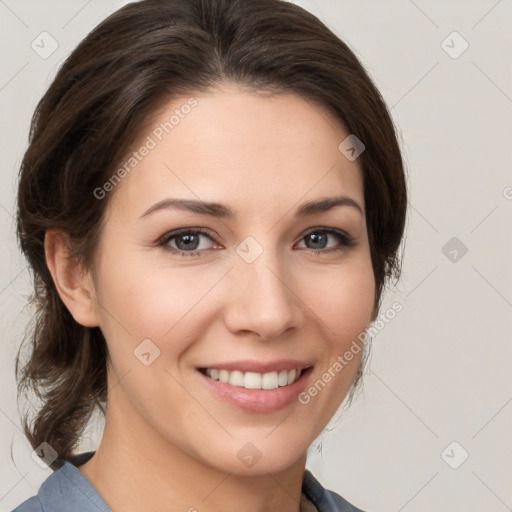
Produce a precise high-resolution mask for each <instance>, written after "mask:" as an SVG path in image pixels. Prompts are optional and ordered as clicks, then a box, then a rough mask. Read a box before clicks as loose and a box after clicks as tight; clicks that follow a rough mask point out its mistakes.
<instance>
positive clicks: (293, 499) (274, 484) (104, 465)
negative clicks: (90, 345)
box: [79, 402, 306, 512]
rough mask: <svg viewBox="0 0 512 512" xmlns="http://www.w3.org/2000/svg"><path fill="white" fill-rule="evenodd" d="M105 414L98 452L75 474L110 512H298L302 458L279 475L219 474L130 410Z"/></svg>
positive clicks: (114, 408)
mask: <svg viewBox="0 0 512 512" xmlns="http://www.w3.org/2000/svg"><path fill="white" fill-rule="evenodd" d="M121 410H122V411H123V414H121ZM107 411H108V412H107V416H106V423H105V429H104V433H103V437H102V441H101V443H100V446H99V447H98V449H97V451H96V453H95V454H94V456H93V457H92V458H91V459H90V460H89V461H88V462H86V463H85V464H83V465H82V466H80V467H79V469H80V471H81V472H82V473H83V474H84V476H85V477H86V478H87V479H88V480H89V481H90V482H91V484H92V485H93V486H94V487H95V489H96V490H97V492H98V493H99V494H100V495H101V497H102V498H103V499H104V500H105V501H106V503H107V504H108V505H109V506H110V508H111V509H112V510H113V511H117V510H123V512H139V511H140V510H146V511H148V512H153V511H154V512H156V511H161V510H162V509H163V507H164V506H165V508H167V509H169V510H174V509H176V510H184V511H188V512H197V511H199V512H219V511H222V512H239V511H240V509H241V508H242V509H243V510H244V512H264V511H267V510H280V511H282V512H299V510H300V505H299V503H300V496H301V486H302V479H303V475H304V470H305V465H306V454H304V455H303V456H301V457H300V459H298V460H296V461H295V462H294V463H292V464H291V465H290V466H289V467H286V468H285V469H280V470H279V471H272V472H270V471H264V470H261V469H260V471H259V472H255V471H253V470H251V471H250V472H249V473H246V474H244V473H235V472H232V471H231V472H229V471H223V470H222V468H219V467H215V466H212V465H211V464H208V463H206V462H205V461H203V460H201V457H200V456H197V455H196V454H194V453H190V450H187V449H186V447H185V449H184V448H183V447H180V446H176V444H173V443H171V442H170V441H169V440H167V439H164V438H163V437H162V436H160V435H159V434H158V432H156V431H155V429H149V426H148V424H147V423H146V421H144V418H141V417H140V416H139V415H138V414H136V413H135V412H134V411H133V410H132V411H131V414H130V415H129V416H130V417H129V418H127V414H126V408H124V407H120V404H118V403H117V402H112V403H109V405H108V407H107ZM256 467H257V464H256V465H255V466H254V468H256ZM163 504H165V505H163ZM241 504H243V506H241Z"/></svg>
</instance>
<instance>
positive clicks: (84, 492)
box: [12, 452, 363, 512]
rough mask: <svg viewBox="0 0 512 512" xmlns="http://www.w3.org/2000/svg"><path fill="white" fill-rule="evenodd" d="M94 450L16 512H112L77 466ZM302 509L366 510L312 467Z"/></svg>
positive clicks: (73, 462) (65, 463)
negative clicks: (334, 489) (320, 477)
mask: <svg viewBox="0 0 512 512" xmlns="http://www.w3.org/2000/svg"><path fill="white" fill-rule="evenodd" d="M93 455H94V452H86V453H81V454H79V455H76V456H74V457H72V458H70V460H69V461H60V463H61V464H62V465H61V466H60V467H59V469H57V470H56V471H54V472H53V473H52V474H51V475H50V476H48V478H47V479H46V480H45V481H44V482H43V483H42V484H41V487H40V488H39V491H38V492H37V495H35V496H32V498H29V499H28V500H26V501H24V502H23V503H22V504H21V505H19V506H18V507H16V508H15V509H14V510H13V511H12V512H112V509H111V508H110V507H109V506H108V505H107V504H106V503H105V501H104V500H103V498H102V497H101V496H100V495H99V494H98V492H97V491H96V489H95V488H94V487H93V485H92V484H91V482H89V480H87V478H86V477H85V475H84V474H83V473H82V472H81V471H80V470H79V469H78V467H77V466H80V465H81V464H84V463H85V462H87V461H88V460H89V459H90V458H91V457H92V456H93ZM300 510H301V512H363V511H362V510H360V509H358V508H356V507H354V506H353V505H351V504H350V503H349V502H348V501H346V500H345V499H344V498H342V497H341V496H340V495H338V494H336V493H335V492H332V491H328V490H326V489H324V488H323V487H322V485H321V484H320V482H318V480H316V479H315V477H314V476H313V475H312V473H311V472H310V471H309V470H307V469H306V470H305V471H304V477H303V480H302V494H301V499H300Z"/></svg>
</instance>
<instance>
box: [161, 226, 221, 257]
mask: <svg viewBox="0 0 512 512" xmlns="http://www.w3.org/2000/svg"><path fill="white" fill-rule="evenodd" d="M201 238H209V239H210V240H212V241H213V238H212V236H211V235H210V233H209V232H208V231H206V230H204V229H201V228H194V229H191V228H182V229H178V230H176V231H173V232H172V233H168V234H166V235H164V236H163V237H162V238H161V239H160V241H159V242H158V245H160V246H162V247H164V249H166V250H168V251H171V252H174V253H178V254H180V255H181V256H196V255H198V254H199V253H200V251H202V250H205V249H207V247H203V246H202V245H201V243H200V241H201ZM171 243H174V244H175V247H173V245H172V244H171Z"/></svg>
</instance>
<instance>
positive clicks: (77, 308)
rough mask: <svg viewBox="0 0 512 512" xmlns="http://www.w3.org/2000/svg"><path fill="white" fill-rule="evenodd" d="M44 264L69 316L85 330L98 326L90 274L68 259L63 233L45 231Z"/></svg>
mask: <svg viewBox="0 0 512 512" xmlns="http://www.w3.org/2000/svg"><path fill="white" fill-rule="evenodd" d="M44 250H45V256H46V265H47V267H48V270H49V271H50V274H51V275H52V279H53V282H54V283H55V287H56V289H57V292H58V293H59V296H60V298H61V300H62V302H64V304H65V306H66V307H67V309H68V311H69V312H70V313H71V316H72V317H73V318H74V319H75V320H76V321H77V322H78V323H79V324H80V325H83V326H84V327H97V326H98V325H99V322H98V313H97V307H96V305H97V304H96V299H95V297H96V292H95V289H94V282H93V280H92V278H91V277H90V274H89V273H85V274H84V272H83V269H82V268H80V266H79V265H78V264H77V263H76V262H75V261H74V260H72V259H71V258H70V257H69V246H68V239H67V236H66V234H65V233H64V232H62V231H61V230H57V229H51V230H48V231H47V232H46V234H45V238H44Z"/></svg>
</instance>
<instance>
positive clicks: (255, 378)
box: [198, 366, 312, 390]
mask: <svg viewBox="0 0 512 512" xmlns="http://www.w3.org/2000/svg"><path fill="white" fill-rule="evenodd" d="M310 368H312V366H309V367H307V368H303V369H301V368H294V369H292V370H280V371H274V372H268V373H258V372H242V371H239V370H233V371H228V370H224V369H217V368H198V370H199V371H200V372H201V373H202V374H203V375H206V376H207V377H209V378H211V379H213V380H217V381H219V382H224V383H226V384H230V385H232V386H236V387H242V388H245V389H259V390H261V389H263V390H265V389H268V390H270V389H277V388H281V387H286V386H289V385H291V384H293V383H294V382H296V381H297V380H298V379H299V378H300V377H301V375H302V374H303V373H305V372H306V371H307V370H309V369H310Z"/></svg>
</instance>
